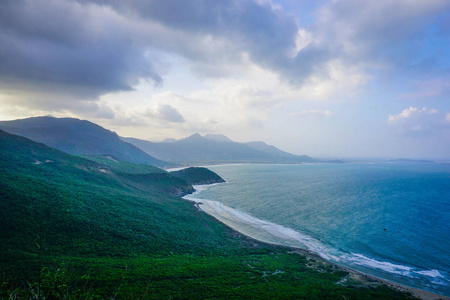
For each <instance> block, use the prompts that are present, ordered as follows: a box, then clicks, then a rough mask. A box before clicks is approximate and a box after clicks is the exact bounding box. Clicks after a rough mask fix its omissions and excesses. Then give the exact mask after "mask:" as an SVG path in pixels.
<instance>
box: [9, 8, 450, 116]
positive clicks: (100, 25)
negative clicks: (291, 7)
mask: <svg viewBox="0 0 450 300" xmlns="http://www.w3.org/2000/svg"><path fill="white" fill-rule="evenodd" d="M272 2H273V1H260V0H193V1H183V0H153V1H142V0H130V1H120V0H112V1H102V0H95V1H87V0H78V1H69V0H22V1H0V40H1V41H2V43H1V44H0V97H2V100H0V101H2V103H7V102H8V103H13V102H14V103H15V105H21V106H28V107H33V108H36V107H40V108H41V109H43V110H45V109H46V108H48V109H49V110H59V111H62V110H64V109H66V110H71V109H74V108H77V109H79V110H81V109H83V107H84V109H86V110H89V109H91V107H93V106H94V107H95V104H93V103H96V102H98V101H100V100H99V97H100V96H103V95H107V94H110V93H117V92H119V91H132V90H133V89H135V88H136V86H138V83H140V82H146V81H147V82H148V83H149V84H152V85H154V86H162V85H163V83H164V78H165V76H166V75H167V74H168V72H170V70H171V64H172V63H174V61H176V60H177V59H179V58H180V57H182V60H183V61H185V62H186V64H185V66H184V67H185V68H189V69H190V71H191V72H194V73H195V74H196V75H197V76H199V78H201V79H202V80H205V81H208V80H210V79H211V78H213V79H214V80H218V78H220V80H228V81H227V82H228V85H227V87H226V90H224V91H221V90H220V89H216V85H217V84H216V83H210V82H209V84H208V88H209V91H199V93H202V92H203V95H208V97H209V99H205V98H201V97H199V98H196V97H188V96H185V95H180V96H179V97H177V99H178V100H177V101H179V102H181V101H190V100H194V99H200V100H202V101H209V102H217V103H218V104H217V105H218V106H220V108H221V109H222V108H223V106H225V105H236V106H238V107H240V108H242V109H250V110H257V109H259V110H269V109H270V108H272V107H276V106H278V105H283V103H284V102H286V101H304V100H341V99H346V98H350V97H356V96H357V95H358V93H359V92H360V91H361V90H362V88H363V87H364V86H366V85H367V83H368V82H369V81H370V80H371V79H372V78H373V77H374V76H375V75H377V73H376V72H378V71H380V70H381V72H388V73H389V72H391V73H393V74H397V75H398V73H401V72H410V71H411V70H413V71H414V72H415V73H414V72H413V73H414V74H415V75H414V76H412V77H414V78H413V81H415V82H418V81H423V82H429V86H424V88H423V89H420V90H418V91H415V92H414V93H415V95H416V96H417V97H419V96H420V97H423V96H430V97H435V96H437V95H438V94H437V92H436V93H434V94H433V93H432V92H429V91H430V90H431V88H432V87H433V82H432V80H433V78H440V77H442V78H445V77H446V75H445V74H446V73H443V72H444V71H445V69H446V68H447V69H448V68H449V61H446V60H445V57H446V55H442V51H445V49H448V48H449V47H450V45H448V43H449V42H448V40H449V39H448V37H449V35H448V31H446V30H445V29H446V28H447V27H448V24H446V23H445V22H443V21H440V20H441V19H442V18H443V17H444V16H446V14H448V12H449V9H450V3H449V2H448V1H446V0H430V1H408V0H400V1H397V0H380V1H369V2H368V1H357V0H341V1H328V2H325V1H321V2H320V5H322V6H321V7H320V8H318V9H317V11H316V12H315V14H314V15H312V14H311V15H306V14H305V15H298V16H294V15H293V14H291V13H290V12H288V11H285V10H284V8H283V7H285V6H283V4H286V3H281V4H280V5H278V4H277V3H272ZM287 2H289V1H287ZM291 2H292V1H291ZM323 3H325V4H323ZM317 6H318V5H317V4H315V7H317ZM299 12H301V10H299ZM303 19H306V20H307V21H304V20H303ZM306 24H308V25H306ZM430 25H431V26H430ZM430 28H431V29H430ZM429 43H433V44H436V45H439V49H444V50H441V52H439V51H437V50H433V49H434V48H433V49H432V48H431V47H428V46H427V45H428V44H429ZM447 46H449V47H447ZM254 69H257V70H263V71H258V72H260V73H264V74H265V75H264V76H260V75H256V76H254V77H252V76H253V75H254V74H252V72H253V70H254ZM443 70H444V71H443ZM183 71H186V70H183ZM438 71H439V72H441V73H439V72H438ZM437 73H439V74H440V75H439V76H438V75H437ZM267 74H269V75H267ZM442 74H443V75H442ZM261 78H263V79H262V81H259V79H261ZM383 78H384V77H383ZM392 78H394V79H393V80H395V78H396V77H395V76H393V77H392ZM402 78H403V77H402ZM255 79H256V80H255ZM233 80H234V81H233ZM406 80H410V78H408V79H406ZM442 80H444V81H445V79H442ZM445 82H446V81H445ZM230 84H233V85H232V86H231V85H230ZM437 84H439V83H435V85H437ZM219 85H220V82H219ZM217 91H219V93H216V92H217ZM427 92H428V93H427ZM445 93H447V88H445V89H444V90H442V91H441V92H440V94H445ZM174 94H175V93H174ZM403 94H404V96H405V97H413V95H412V94H411V93H403ZM169 96H170V97H171V98H176V97H175V96H174V95H169ZM153 100H154V101H155V102H157V103H165V104H168V105H172V107H175V106H176V107H177V108H180V107H181V106H179V105H178V103H177V104H176V105H175V104H174V103H173V102H172V101H175V100H170V101H169V102H165V101H158V100H157V99H156V98H154V99H153ZM74 102H78V103H77V104H74ZM209 106H210V105H208V107H209ZM226 111H228V110H226ZM105 115H107V114H106V112H105ZM115 115H116V116H117V115H118V114H117V112H115ZM157 115H158V117H159V118H161V119H164V118H167V120H175V121H177V122H180V121H181V120H182V119H181V118H179V116H176V115H175V114H174V113H173V112H168V111H167V112H158V111H154V116H157ZM109 116H112V115H111V113H109ZM203 117H204V116H202V118H203ZM251 117H255V118H256V119H259V118H260V115H256V116H253V115H252V116H251ZM213 118H214V119H217V120H219V119H220V118H219V117H217V116H214V117H213Z"/></svg>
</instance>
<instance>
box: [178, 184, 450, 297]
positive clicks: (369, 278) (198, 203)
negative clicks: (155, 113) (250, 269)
mask: <svg viewBox="0 0 450 300" xmlns="http://www.w3.org/2000/svg"><path fill="white" fill-rule="evenodd" d="M208 186H210V185H202V186H195V187H194V188H195V189H196V192H194V193H192V194H189V195H186V196H184V197H183V199H184V200H187V201H189V202H191V203H192V204H193V205H194V206H195V207H196V208H197V209H199V210H201V211H202V212H204V213H206V214H208V215H210V216H212V217H213V218H214V219H216V220H217V221H219V222H221V223H222V224H224V225H225V226H226V227H227V228H228V229H229V230H231V231H232V232H234V234H235V235H237V236H239V237H241V238H245V239H250V240H252V241H255V242H257V243H263V244H267V245H271V246H276V247H284V248H287V249H291V250H292V253H297V254H299V255H302V256H305V258H306V259H307V260H308V261H314V264H316V262H317V261H318V263H319V264H322V265H329V266H332V268H333V269H339V270H344V271H347V272H348V273H349V275H348V276H346V277H345V279H344V281H345V282H340V283H339V284H344V285H345V284H348V283H347V281H349V282H352V283H351V285H354V284H353V283H354V282H357V283H358V284H357V285H356V286H359V287H376V286H379V285H385V286H387V287H389V288H392V289H394V290H396V291H399V292H402V293H409V294H411V295H413V296H414V297H416V298H418V299H423V300H437V299H443V300H450V297H448V296H444V295H441V294H437V293H434V292H431V291H426V290H422V289H419V288H415V287H410V286H407V285H403V284H400V283H397V282H393V281H390V280H386V279H382V278H379V277H376V276H374V275H370V274H366V273H364V272H361V271H358V270H354V269H351V268H349V267H347V266H343V265H340V264H338V263H336V262H332V261H330V260H327V259H326V258H324V257H322V256H320V255H319V254H318V253H315V252H314V251H313V250H306V249H303V248H301V247H299V246H293V245H292V246H291V245H283V244H280V243H277V242H276V241H264V240H262V239H259V238H258V237H256V236H252V234H251V233H248V232H242V231H240V230H239V229H238V228H236V227H237V226H233V223H236V222H237V221H236V220H231V219H228V220H225V219H224V217H223V216H220V215H219V214H218V213H216V214H215V213H214V212H215V210H214V209H211V208H210V209H203V208H202V206H205V203H204V202H205V201H208V200H201V199H195V198H193V197H192V196H193V195H195V194H197V193H199V192H200V191H201V190H202V189H204V188H206V187H208ZM212 202H217V201H212ZM217 203H220V202H217ZM240 223H242V224H244V221H242V220H240ZM249 227H250V226H249Z"/></svg>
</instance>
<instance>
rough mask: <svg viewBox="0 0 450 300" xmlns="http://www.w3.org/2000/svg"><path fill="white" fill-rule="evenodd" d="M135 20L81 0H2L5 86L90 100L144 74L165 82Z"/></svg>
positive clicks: (0, 53)
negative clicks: (137, 36)
mask: <svg viewBox="0 0 450 300" xmlns="http://www.w3.org/2000/svg"><path fill="white" fill-rule="evenodd" d="M130 22H131V21H130V20H127V19H124V18H123V17H122V16H120V15H119V14H117V13H116V12H114V11H113V10H111V9H109V8H108V7H104V6H98V5H81V4H79V3H77V2H75V1H63V0H51V1H44V0H32V1H31V0H24V1H13V2H11V1H2V2H1V3H0V39H1V40H2V43H1V46H0V82H2V83H1V84H0V88H1V89H9V90H14V91H16V92H18V93H20V91H21V90H23V89H26V90H29V91H32V92H33V93H37V94H52V93H54V92H55V90H56V91H58V92H59V93H61V94H62V95H61V96H62V97H64V96H67V95H70V96H72V98H75V99H77V98H78V99H84V100H86V99H89V98H96V97H98V96H99V95H102V94H105V93H108V92H114V91H124V90H131V89H132V88H133V86H134V85H136V84H137V82H138V80H139V79H140V78H145V79H147V80H149V81H151V82H152V83H154V84H156V85H157V84H160V83H161V81H162V78H161V76H160V74H158V73H157V72H156V70H155V67H154V63H153V62H152V61H149V60H148V59H147V57H146V55H145V52H144V50H145V49H144V48H143V47H142V45H140V44H139V43H136V42H135V41H134V40H133V38H132V35H131V36H130ZM43 98H44V97H43Z"/></svg>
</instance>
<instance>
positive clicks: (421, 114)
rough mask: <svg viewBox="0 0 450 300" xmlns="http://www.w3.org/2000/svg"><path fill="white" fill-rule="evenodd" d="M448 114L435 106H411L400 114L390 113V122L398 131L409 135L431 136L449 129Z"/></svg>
mask: <svg viewBox="0 0 450 300" xmlns="http://www.w3.org/2000/svg"><path fill="white" fill-rule="evenodd" d="M446 118H447V117H446V116H445V115H444V114H442V113H440V112H439V111H438V110H436V109H433V108H426V107H423V108H417V107H413V106H411V107H409V108H406V109H404V110H403V111H402V112H401V113H399V114H398V115H389V116H388V124H390V125H391V126H392V127H393V128H394V129H396V131H397V133H399V134H401V135H405V136H409V137H431V136H435V135H438V134H440V133H441V132H442V131H448V130H449V129H450V124H449V123H448V122H446Z"/></svg>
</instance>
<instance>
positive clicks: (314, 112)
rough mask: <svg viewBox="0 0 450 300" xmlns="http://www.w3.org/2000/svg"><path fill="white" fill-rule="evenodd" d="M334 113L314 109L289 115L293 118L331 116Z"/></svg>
mask: <svg viewBox="0 0 450 300" xmlns="http://www.w3.org/2000/svg"><path fill="white" fill-rule="evenodd" d="M332 114H333V112H332V111H331V110H318V109H312V110H302V111H299V112H294V113H290V114H289V115H290V116H292V117H295V116H325V117H328V116H331V115H332Z"/></svg>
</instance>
